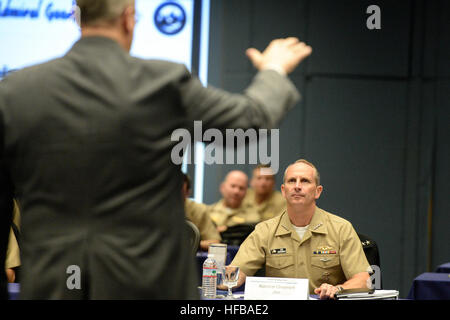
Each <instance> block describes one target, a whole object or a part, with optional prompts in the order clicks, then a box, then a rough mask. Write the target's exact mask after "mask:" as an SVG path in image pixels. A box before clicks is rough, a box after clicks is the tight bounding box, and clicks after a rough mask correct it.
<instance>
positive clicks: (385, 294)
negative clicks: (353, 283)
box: [339, 290, 398, 300]
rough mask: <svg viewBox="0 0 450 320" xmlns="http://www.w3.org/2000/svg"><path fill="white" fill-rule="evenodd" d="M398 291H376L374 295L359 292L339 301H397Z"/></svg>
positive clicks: (344, 295)
mask: <svg viewBox="0 0 450 320" xmlns="http://www.w3.org/2000/svg"><path fill="white" fill-rule="evenodd" d="M397 299H398V291H397V290H375V291H374V292H373V293H368V292H357V293H348V294H343V295H340V296H339V300H397Z"/></svg>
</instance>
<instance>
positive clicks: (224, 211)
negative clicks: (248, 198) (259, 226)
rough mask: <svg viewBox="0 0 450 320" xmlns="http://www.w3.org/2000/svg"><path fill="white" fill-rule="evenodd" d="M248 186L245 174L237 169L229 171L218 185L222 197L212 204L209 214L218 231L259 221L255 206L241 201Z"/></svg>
mask: <svg viewBox="0 0 450 320" xmlns="http://www.w3.org/2000/svg"><path fill="white" fill-rule="evenodd" d="M247 187H248V177H247V175H246V174H245V173H244V172H242V171H239V170H233V171H230V172H229V173H228V174H227V175H226V177H225V180H224V181H223V182H222V183H221V185H220V193H221V194H222V197H223V198H222V199H221V200H219V201H218V202H216V203H215V204H212V205H211V206H210V208H209V215H210V217H211V219H212V220H213V222H214V223H215V224H216V226H217V230H218V231H219V232H224V231H225V230H227V228H228V227H232V226H236V225H239V224H245V223H249V224H252V223H254V224H256V223H258V222H260V221H261V219H260V217H259V214H258V212H257V211H256V209H255V208H253V207H250V206H247V205H245V204H244V203H243V200H244V197H245V194H246V192H247Z"/></svg>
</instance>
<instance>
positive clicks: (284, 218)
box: [275, 207, 328, 242]
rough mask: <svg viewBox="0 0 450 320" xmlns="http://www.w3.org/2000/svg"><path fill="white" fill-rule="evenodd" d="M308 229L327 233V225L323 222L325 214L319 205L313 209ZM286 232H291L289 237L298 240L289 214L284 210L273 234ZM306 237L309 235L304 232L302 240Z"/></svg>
mask: <svg viewBox="0 0 450 320" xmlns="http://www.w3.org/2000/svg"><path fill="white" fill-rule="evenodd" d="M308 231H310V232H312V233H322V234H326V233H328V230H327V226H326V224H325V214H324V212H323V210H322V209H320V208H319V207H316V210H315V211H314V215H313V217H312V219H311V222H310V223H309V227H308ZM286 234H291V237H292V238H293V239H295V240H297V241H300V239H299V238H298V235H297V232H295V230H294V227H293V226H292V222H291V220H290V219H289V215H288V213H287V211H286V210H285V211H284V212H283V213H282V214H281V216H280V223H279V225H278V228H277V230H276V232H275V236H283V235H286ZM308 238H309V236H307V234H305V237H304V238H303V240H302V242H303V241H304V240H306V239H308Z"/></svg>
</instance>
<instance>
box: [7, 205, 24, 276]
mask: <svg viewBox="0 0 450 320" xmlns="http://www.w3.org/2000/svg"><path fill="white" fill-rule="evenodd" d="M19 228H20V211H19V206H18V204H17V201H16V200H14V209H13V214H12V225H11V228H10V232H9V241H8V249H7V251H6V261H5V270H6V278H7V280H8V282H17V280H18V277H17V271H18V270H19V268H20V264H21V262H20V249H19V241H18V239H17V236H19Z"/></svg>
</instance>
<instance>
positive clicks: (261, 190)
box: [244, 164, 286, 221]
mask: <svg viewBox="0 0 450 320" xmlns="http://www.w3.org/2000/svg"><path fill="white" fill-rule="evenodd" d="M261 169H264V170H261ZM270 172H271V173H272V174H270ZM250 186H251V188H249V189H248V190H247V194H246V196H245V198H244V204H246V205H250V206H253V207H255V208H256V210H257V211H258V213H259V215H260V218H261V221H264V220H268V219H271V218H273V217H275V216H277V215H279V214H280V213H282V212H283V211H284V210H286V201H285V200H284V198H283V196H282V195H281V192H280V191H277V190H275V189H274V187H275V175H274V174H273V172H272V170H271V169H270V166H268V165H264V164H260V165H258V166H256V168H255V169H253V175H252V179H251V180H250Z"/></svg>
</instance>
